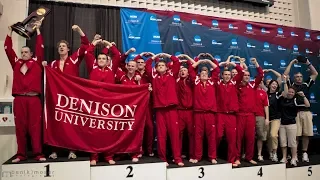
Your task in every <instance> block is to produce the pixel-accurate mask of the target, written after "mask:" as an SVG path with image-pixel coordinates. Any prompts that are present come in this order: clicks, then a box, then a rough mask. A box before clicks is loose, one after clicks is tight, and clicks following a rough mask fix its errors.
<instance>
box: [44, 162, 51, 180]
mask: <svg viewBox="0 0 320 180" xmlns="http://www.w3.org/2000/svg"><path fill="white" fill-rule="evenodd" d="M44 167H45V168H46V175H45V176H44V177H51V176H50V164H48V165H46V166H44Z"/></svg>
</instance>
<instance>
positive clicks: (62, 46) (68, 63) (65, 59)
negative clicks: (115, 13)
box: [43, 25, 89, 159]
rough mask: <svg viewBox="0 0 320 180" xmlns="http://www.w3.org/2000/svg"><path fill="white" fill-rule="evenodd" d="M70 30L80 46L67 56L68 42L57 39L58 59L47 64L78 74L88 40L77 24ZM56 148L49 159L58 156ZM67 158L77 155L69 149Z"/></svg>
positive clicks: (57, 69) (59, 70)
mask: <svg viewBox="0 0 320 180" xmlns="http://www.w3.org/2000/svg"><path fill="white" fill-rule="evenodd" d="M72 30H73V31H77V32H78V33H79V34H80V36H81V46H80V48H79V49H78V50H77V51H76V52H74V53H73V54H72V55H71V56H69V51H70V49H69V43H68V42H67V41H66V40H61V41H59V42H58V46H57V48H58V53H59V56H60V59H59V60H54V61H52V62H51V63H50V65H49V66H50V67H51V68H53V69H55V70H56V71H58V72H63V73H66V74H69V75H72V76H79V65H80V63H81V61H82V58H83V56H84V52H85V50H86V49H87V47H88V45H89V40H88V38H87V37H86V36H85V34H84V33H83V31H82V30H81V28H80V27H79V26H78V25H73V26H72ZM43 65H44V66H46V65H47V62H46V61H44V62H43ZM58 149H59V148H55V147H54V148H53V152H52V153H51V155H50V156H49V158H51V159H56V158H58V155H57V153H56V151H57V150H58ZM68 158H69V159H75V158H77V155H76V154H75V153H74V151H70V152H69V156H68Z"/></svg>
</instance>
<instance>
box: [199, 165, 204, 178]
mask: <svg viewBox="0 0 320 180" xmlns="http://www.w3.org/2000/svg"><path fill="white" fill-rule="evenodd" d="M199 171H200V174H201V175H200V176H198V178H200V179H201V178H203V177H204V168H203V167H201V168H199Z"/></svg>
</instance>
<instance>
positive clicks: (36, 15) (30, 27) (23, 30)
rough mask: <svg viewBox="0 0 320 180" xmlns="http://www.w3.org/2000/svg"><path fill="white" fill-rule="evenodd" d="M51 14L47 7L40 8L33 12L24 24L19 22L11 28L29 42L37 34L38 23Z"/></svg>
mask: <svg viewBox="0 0 320 180" xmlns="http://www.w3.org/2000/svg"><path fill="white" fill-rule="evenodd" d="M49 12H50V9H48V8H45V7H39V8H38V9H37V10H35V11H33V12H32V13H31V14H30V15H29V16H28V17H27V18H26V19H25V20H23V22H17V23H15V24H14V25H12V26H11V28H12V30H13V31H14V32H16V33H18V34H19V35H20V36H22V37H24V38H27V39H28V40H29V39H31V37H32V36H33V35H34V33H35V32H36V27H37V26H36V25H35V24H34V23H35V22H36V21H42V20H43V19H44V17H45V16H47V15H48V14H49Z"/></svg>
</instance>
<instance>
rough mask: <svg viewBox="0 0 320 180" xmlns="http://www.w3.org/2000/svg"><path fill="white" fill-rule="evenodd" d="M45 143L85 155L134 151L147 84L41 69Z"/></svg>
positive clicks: (139, 141) (139, 135)
mask: <svg viewBox="0 0 320 180" xmlns="http://www.w3.org/2000/svg"><path fill="white" fill-rule="evenodd" d="M45 71H46V72H45V73H46V77H45V80H46V81H45V133H44V134H45V136H44V138H45V143H46V144H49V145H52V146H57V147H63V148H67V149H76V150H81V151H85V152H104V151H108V152H110V153H130V152H139V151H140V147H141V145H142V138H143V131H144V124H145V113H144V111H145V109H146V108H147V106H148V101H149V91H148V85H139V86H130V85H116V84H107V83H102V82H96V81H91V80H87V79H82V78H78V77H73V76H69V75H66V74H62V73H58V72H56V71H54V70H52V69H51V68H46V69H45Z"/></svg>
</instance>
